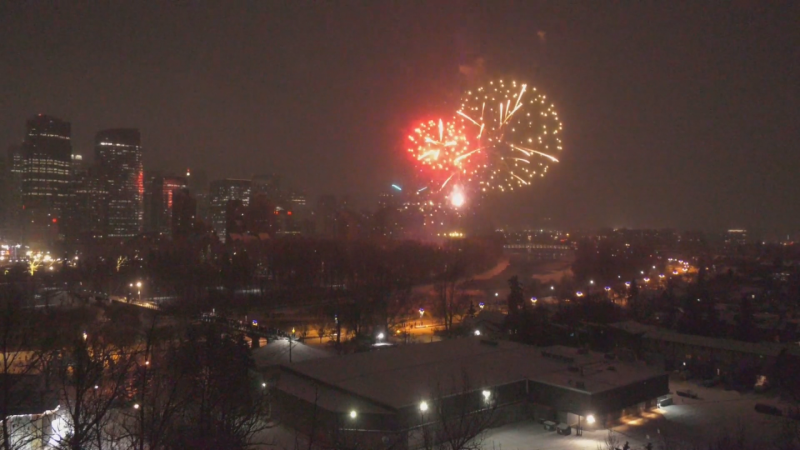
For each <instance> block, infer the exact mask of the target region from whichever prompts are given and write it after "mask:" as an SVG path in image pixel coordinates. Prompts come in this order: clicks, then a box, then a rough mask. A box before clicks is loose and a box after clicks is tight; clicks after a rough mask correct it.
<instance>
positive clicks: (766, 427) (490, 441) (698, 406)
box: [483, 380, 789, 450]
mask: <svg viewBox="0 0 800 450" xmlns="http://www.w3.org/2000/svg"><path fill="white" fill-rule="evenodd" d="M677 390H681V391H685V390H692V391H693V392H694V393H696V394H697V398H687V397H680V396H677V395H675V392H676V391H677ZM670 391H671V392H672V393H673V399H674V404H673V405H670V406H665V407H663V408H659V409H656V410H653V411H648V412H645V413H643V414H641V415H640V416H637V417H627V418H625V419H624V420H623V422H622V423H621V424H620V425H619V426H615V427H613V429H612V431H613V434H614V435H615V436H616V437H617V439H618V442H620V443H619V444H618V445H619V447H622V445H623V444H624V443H625V442H626V441H628V442H629V443H630V445H631V448H632V449H634V450H639V449H643V448H644V446H645V445H646V444H647V443H648V442H652V443H653V448H655V449H658V448H661V446H662V444H664V443H670V444H673V445H674V444H680V443H689V442H691V443H693V444H699V443H703V442H708V441H709V440H712V439H714V438H716V437H718V436H720V435H723V434H727V435H729V436H733V437H738V436H739V435H740V434H742V435H744V436H745V438H746V440H747V442H750V443H752V444H755V445H759V444H763V448H767V447H768V446H769V445H772V444H773V443H774V442H775V437H776V436H778V435H779V434H780V433H781V431H782V430H783V428H784V424H785V423H786V422H787V420H788V419H785V418H782V417H775V416H771V415H768V414H762V413H758V412H756V411H755V409H754V408H755V405H756V403H762V404H769V405H773V406H777V407H779V408H782V409H785V408H787V407H788V406H789V405H788V403H786V402H783V401H781V399H779V398H778V396H777V394H776V393H774V392H767V393H764V394H755V393H753V392H747V393H739V392H736V391H726V390H724V389H723V388H722V387H721V386H716V387H713V388H706V387H701V386H697V384H696V383H693V382H691V381H688V382H687V381H678V380H674V381H673V380H671V381H670ZM607 436H608V430H603V431H586V430H584V432H583V436H576V435H575V434H574V430H573V434H572V435H569V436H560V435H558V434H556V433H555V432H552V431H545V430H544V428H543V427H542V425H541V424H539V423H533V422H532V423H516V424H510V425H507V426H504V427H501V428H496V429H493V430H490V432H489V433H488V434H487V436H486V439H485V441H484V445H483V448H484V450H545V449H592V450H595V449H597V448H598V444H601V445H603V443H604V441H605V439H606V437H607ZM601 448H605V447H601Z"/></svg>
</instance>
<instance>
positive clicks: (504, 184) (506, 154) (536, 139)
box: [454, 80, 563, 192]
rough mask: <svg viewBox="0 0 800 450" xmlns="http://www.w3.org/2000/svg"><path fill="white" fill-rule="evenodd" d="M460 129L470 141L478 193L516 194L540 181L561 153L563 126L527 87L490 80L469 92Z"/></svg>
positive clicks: (464, 99)
mask: <svg viewBox="0 0 800 450" xmlns="http://www.w3.org/2000/svg"><path fill="white" fill-rule="evenodd" d="M457 117H458V119H459V125H456V126H455V127H454V128H459V129H463V130H465V131H466V133H465V134H466V136H467V138H465V141H467V142H469V141H471V142H472V145H471V146H469V147H468V148H467V149H464V150H462V152H463V153H462V154H467V153H469V154H471V155H474V156H471V158H470V160H471V161H470V163H469V164H470V173H471V174H473V178H475V179H476V180H477V183H478V189H479V190H480V191H482V192H487V191H495V190H497V191H503V192H504V191H507V190H514V189H515V188H518V187H523V186H527V185H529V184H531V182H532V181H533V180H534V179H535V178H536V177H543V176H544V175H545V173H547V168H548V167H549V166H550V164H552V163H557V162H558V159H557V158H556V157H555V156H554V155H556V154H558V152H560V151H561V137H560V134H561V131H562V128H563V126H562V124H561V121H560V120H559V119H558V114H557V113H556V110H555V106H554V105H553V104H551V103H548V102H547V98H546V97H545V96H544V95H543V94H541V93H538V92H537V91H536V88H530V87H528V85H526V84H518V83H516V82H513V81H512V82H510V83H504V82H503V81H502V80H497V81H492V82H490V83H489V84H488V85H487V86H484V87H481V88H478V89H476V90H473V91H468V92H467V93H466V94H465V95H464V97H462V100H461V109H459V111H458V112H457Z"/></svg>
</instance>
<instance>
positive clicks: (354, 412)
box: [350, 409, 358, 419]
mask: <svg viewBox="0 0 800 450" xmlns="http://www.w3.org/2000/svg"><path fill="white" fill-rule="evenodd" d="M356 417H358V412H356V410H355V409H353V410H350V418H351V419H355V418H356Z"/></svg>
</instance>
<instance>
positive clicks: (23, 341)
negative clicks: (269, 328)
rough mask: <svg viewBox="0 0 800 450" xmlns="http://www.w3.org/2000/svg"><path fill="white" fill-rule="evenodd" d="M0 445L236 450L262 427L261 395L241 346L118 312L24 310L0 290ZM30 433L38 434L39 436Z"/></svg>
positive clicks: (214, 334)
mask: <svg viewBox="0 0 800 450" xmlns="http://www.w3.org/2000/svg"><path fill="white" fill-rule="evenodd" d="M0 294H1V295H0V346H2V356H3V360H2V362H3V365H2V367H0V386H1V387H2V389H0V414H2V415H3V417H9V416H11V415H13V414H20V413H24V414H32V413H34V414H39V413H42V412H43V411H38V410H36V409H34V408H37V407H40V406H39V405H45V406H47V407H48V408H53V407H55V405H59V408H60V409H59V413H58V415H57V417H58V419H57V420H59V421H61V423H62V424H63V425H62V426H61V430H62V432H61V433H53V432H52V430H51V429H50V426H51V425H50V423H49V422H36V421H35V420H34V419H35V416H34V418H33V419H30V420H29V421H28V422H25V424H26V425H27V426H26V427H21V426H20V423H21V422H20V420H28V419H24V417H27V416H24V417H23V419H18V420H17V421H12V420H5V421H3V427H2V430H0V448H2V449H3V450H11V449H19V448H26V447H25V445H27V444H31V443H33V442H36V440H37V439H42V437H41V436H42V435H43V434H46V433H50V435H49V436H48V437H46V438H45V439H46V441H49V444H50V445H51V446H53V447H54V448H60V449H70V450H77V449H97V450H100V449H103V448H109V449H110V448H116V449H126V450H135V449H139V450H143V449H186V448H197V449H243V448H249V447H251V446H253V445H254V444H255V443H257V438H258V434H259V433H260V432H261V431H263V430H265V429H266V428H267V427H268V420H269V416H268V415H269V399H268V390H267V389H266V386H265V384H264V381H263V380H262V378H261V376H260V375H259V374H258V373H257V372H255V365H254V362H253V360H252V357H251V354H250V349H249V347H248V346H247V344H246V343H245V342H244V340H243V339H242V338H241V337H236V336H233V335H230V334H226V333H224V332H222V330H219V329H215V328H214V326H213V325H209V324H202V325H200V324H194V323H191V322H186V321H181V320H179V319H175V318H173V317H170V318H166V317H164V316H162V315H161V314H162V313H159V312H156V311H152V310H147V309H143V308H137V307H134V306H129V305H125V304H108V303H96V304H87V305H79V306H76V307H73V308H59V309H55V308H52V309H46V308H29V307H26V305H25V304H24V303H23V302H21V301H19V295H17V294H18V293H16V292H14V291H13V289H4V290H3V291H2V292H1V293H0ZM37 424H38V425H40V426H41V428H42V429H37V428H36V426H37Z"/></svg>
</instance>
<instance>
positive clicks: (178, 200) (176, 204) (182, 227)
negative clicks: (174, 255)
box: [170, 188, 197, 239]
mask: <svg viewBox="0 0 800 450" xmlns="http://www.w3.org/2000/svg"><path fill="white" fill-rule="evenodd" d="M196 214H197V202H196V201H195V199H194V198H192V195H191V193H190V191H189V189H187V188H180V189H175V190H173V191H172V211H171V217H170V220H171V222H172V238H173V239H177V238H181V237H187V236H191V235H192V233H193V232H194V231H195V223H196V220H195V217H196Z"/></svg>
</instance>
